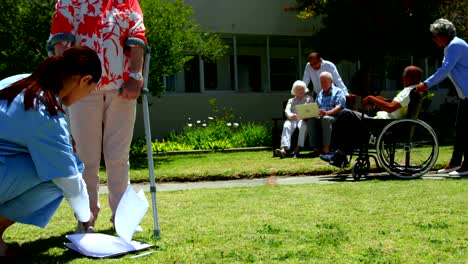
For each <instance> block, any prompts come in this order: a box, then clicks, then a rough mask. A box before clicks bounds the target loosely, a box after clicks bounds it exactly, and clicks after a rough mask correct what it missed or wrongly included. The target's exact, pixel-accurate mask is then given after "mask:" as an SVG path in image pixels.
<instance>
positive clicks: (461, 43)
mask: <svg viewBox="0 0 468 264" xmlns="http://www.w3.org/2000/svg"><path fill="white" fill-rule="evenodd" d="M447 49H468V44H467V43H466V41H465V40H463V39H461V38H459V37H454V38H453V39H452V41H450V43H449V44H448V46H447Z"/></svg>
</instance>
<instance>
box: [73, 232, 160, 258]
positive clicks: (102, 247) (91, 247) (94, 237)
mask: <svg viewBox="0 0 468 264" xmlns="http://www.w3.org/2000/svg"><path fill="white" fill-rule="evenodd" d="M66 238H68V240H70V242H71V243H65V246H67V247H68V248H70V249H72V250H75V251H77V252H78V253H80V254H82V255H85V256H88V257H93V258H107V257H114V256H118V255H122V254H126V253H130V252H135V251H139V250H143V249H147V248H150V247H152V245H150V244H145V243H141V242H138V241H131V242H130V243H127V242H126V241H125V240H123V239H122V238H119V237H116V236H111V235H106V234H99V233H91V234H73V235H67V236H66Z"/></svg>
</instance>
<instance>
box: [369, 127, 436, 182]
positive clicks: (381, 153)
mask: <svg viewBox="0 0 468 264" xmlns="http://www.w3.org/2000/svg"><path fill="white" fill-rule="evenodd" d="M376 149H377V159H378V161H379V163H380V165H381V166H382V167H383V168H384V169H385V170H386V171H387V172H388V173H390V174H391V175H393V176H396V177H399V178H404V179H411V178H417V177H421V176H422V175H424V174H425V173H426V172H428V171H429V170H430V169H431V168H432V166H434V163H435V162H436V161H437V157H438V156H439V143H438V141H437V136H436V134H435V132H434V130H433V129H432V128H431V127H430V126H429V125H428V124H427V123H425V122H423V121H421V120H413V119H401V120H396V121H393V122H391V123H390V124H388V125H387V126H386V127H385V128H384V129H383V130H382V132H381V133H380V135H379V138H378V139H377V147H376Z"/></svg>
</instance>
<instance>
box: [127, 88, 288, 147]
mask: <svg viewBox="0 0 468 264" xmlns="http://www.w3.org/2000/svg"><path fill="white" fill-rule="evenodd" d="M290 97H291V95H290V94H289V93H268V94H266V93H248V94H246V93H205V94H181V95H174V94H173V95H166V96H164V97H161V98H157V97H152V98H149V101H150V107H149V109H150V123H151V134H152V138H153V139H155V138H158V139H161V138H163V137H165V136H167V135H169V133H170V132H171V131H181V130H182V129H183V128H184V127H185V126H186V125H187V123H189V122H192V123H193V122H196V121H197V120H200V121H201V122H203V121H208V117H209V116H213V112H212V108H211V105H210V103H209V100H210V99H216V103H217V105H218V107H219V109H220V110H221V109H223V108H225V109H232V111H233V114H234V115H235V116H236V120H235V121H234V122H244V121H245V122H249V121H255V122H261V123H265V124H270V122H271V120H272V118H273V117H282V113H283V109H282V108H283V102H284V101H285V100H287V99H289V98H290ZM137 107H138V108H137V119H136V124H135V131H134V137H143V136H144V135H145V131H144V123H143V114H142V109H141V104H138V106H137ZM189 118H190V120H189Z"/></svg>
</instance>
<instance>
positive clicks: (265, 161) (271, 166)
mask: <svg viewBox="0 0 468 264" xmlns="http://www.w3.org/2000/svg"><path fill="white" fill-rule="evenodd" d="M452 149H453V148H452V147H451V146H450V147H440V154H439V159H438V161H437V163H436V165H435V166H434V169H438V168H441V167H443V166H445V165H446V164H447V162H448V161H449V160H450V156H451V154H452ZM305 154H307V153H305ZM154 162H155V167H156V171H155V172H156V173H155V175H156V179H157V181H158V182H167V181H198V180H231V179H241V178H256V177H267V176H271V175H276V176H283V175H288V176H294V175H319V174H329V173H337V172H346V171H349V169H347V170H341V169H338V168H336V167H333V166H330V165H329V164H328V163H326V162H324V161H322V160H320V158H318V157H316V158H309V157H305V158H300V159H291V158H286V159H279V158H275V157H273V155H272V152H271V151H260V152H234V153H224V152H216V153H214V152H213V153H207V154H188V155H158V156H155V157H154ZM130 164H131V179H132V182H135V183H136V182H145V181H148V163H147V159H146V156H138V157H132V158H131V160H130ZM374 167H375V166H374ZM101 172H102V173H101V174H100V176H101V181H102V182H105V173H104V172H105V169H104V168H103V169H102V171H101Z"/></svg>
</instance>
